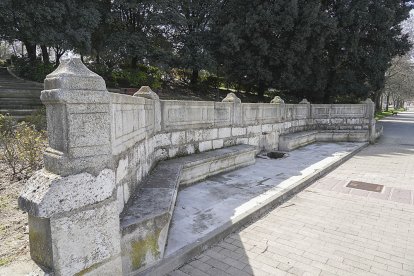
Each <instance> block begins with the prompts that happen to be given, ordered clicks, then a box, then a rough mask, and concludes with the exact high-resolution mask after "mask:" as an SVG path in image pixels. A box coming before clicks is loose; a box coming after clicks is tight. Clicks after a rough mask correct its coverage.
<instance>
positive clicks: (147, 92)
mask: <svg viewBox="0 0 414 276" xmlns="http://www.w3.org/2000/svg"><path fill="white" fill-rule="evenodd" d="M134 97H143V98H147V99H150V100H159V99H160V97H158V95H157V93H155V92H154V91H152V89H151V88H150V87H149V86H141V88H140V89H139V90H138V91H137V92H135V94H134Z"/></svg>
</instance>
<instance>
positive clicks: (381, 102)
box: [380, 96, 384, 109]
mask: <svg viewBox="0 0 414 276" xmlns="http://www.w3.org/2000/svg"><path fill="white" fill-rule="evenodd" d="M383 104H384V97H383V96H381V97H380V109H382V105H383Z"/></svg>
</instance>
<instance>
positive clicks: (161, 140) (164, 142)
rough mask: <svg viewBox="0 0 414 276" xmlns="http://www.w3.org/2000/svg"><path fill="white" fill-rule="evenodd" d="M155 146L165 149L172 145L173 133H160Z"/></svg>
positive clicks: (156, 137)
mask: <svg viewBox="0 0 414 276" xmlns="http://www.w3.org/2000/svg"><path fill="white" fill-rule="evenodd" d="M155 145H156V146H157V147H165V146H169V145H171V133H160V134H157V135H156V136H155Z"/></svg>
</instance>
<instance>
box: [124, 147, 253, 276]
mask: <svg viewBox="0 0 414 276" xmlns="http://www.w3.org/2000/svg"><path fill="white" fill-rule="evenodd" d="M255 153H256V148H255V147H253V146H248V145H238V146H233V147H228V148H223V149H218V150H213V151H209V152H203V153H199V154H194V155H190V156H186V157H181V158H176V159H171V160H167V161H162V162H160V163H159V164H158V165H157V166H156V167H155V168H154V170H153V171H152V172H151V173H150V175H149V176H148V178H147V179H146V180H145V182H144V183H143V185H142V187H141V188H140V189H139V190H138V191H137V192H136V193H135V195H133V196H132V197H131V198H130V200H129V202H128V203H127V205H126V206H125V209H124V211H123V212H122V213H121V218H120V220H121V223H120V227H121V234H122V242H121V247H122V252H123V254H124V256H123V260H122V262H123V270H124V272H125V271H126V272H128V273H129V272H132V271H135V272H136V271H140V270H142V269H144V268H145V267H146V266H147V265H149V264H153V263H154V262H156V261H158V260H160V259H162V257H163V255H164V249H165V245H166V242H167V236H168V229H169V224H170V221H171V217H172V213H173V211H174V206H175V201H176V198H177V193H178V187H179V185H180V184H182V183H185V184H191V183H194V182H196V181H200V180H202V179H205V178H207V177H209V176H213V175H215V174H218V173H221V172H224V171H229V170H232V169H236V168H238V167H241V166H247V165H250V164H253V163H254V162H255Z"/></svg>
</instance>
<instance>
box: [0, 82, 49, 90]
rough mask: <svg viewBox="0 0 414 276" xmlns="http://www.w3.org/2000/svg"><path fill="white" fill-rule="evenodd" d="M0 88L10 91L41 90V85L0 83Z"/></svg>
mask: <svg viewBox="0 0 414 276" xmlns="http://www.w3.org/2000/svg"><path fill="white" fill-rule="evenodd" d="M0 88H6V89H7V88H12V89H41V90H43V85H37V84H32V83H28V82H15V81H7V82H6V81H2V82H1V81H0Z"/></svg>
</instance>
